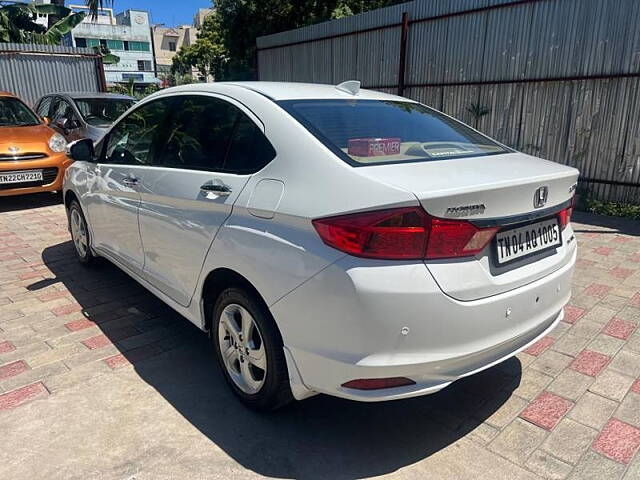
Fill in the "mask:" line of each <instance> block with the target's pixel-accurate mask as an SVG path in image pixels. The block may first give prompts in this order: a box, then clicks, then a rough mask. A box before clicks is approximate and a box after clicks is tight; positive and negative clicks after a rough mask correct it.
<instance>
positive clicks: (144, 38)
mask: <svg viewBox="0 0 640 480" xmlns="http://www.w3.org/2000/svg"><path fill="white" fill-rule="evenodd" d="M70 8H71V9H73V10H74V11H87V7H85V6H84V5H70ZM65 44H66V45H67V46H74V47H97V46H103V47H107V48H108V49H109V50H110V51H111V53H112V54H114V55H116V56H118V57H120V61H119V62H118V63H117V64H112V65H106V64H105V66H104V70H105V78H106V80H107V84H115V83H127V82H129V81H130V80H134V81H135V82H136V83H137V84H156V83H159V82H160V81H159V80H158V77H157V76H156V73H155V70H156V69H155V61H154V51H153V38H152V36H151V26H150V24H149V13H148V12H146V11H144V10H133V9H130V10H125V11H124V12H121V13H118V14H117V15H114V13H113V9H111V8H103V9H101V10H100V11H99V14H98V17H97V18H95V19H92V18H91V15H89V14H88V15H87V17H86V18H85V19H84V21H83V22H82V23H81V24H80V25H78V26H77V27H76V28H74V29H73V31H72V32H71V33H70V34H68V35H67V37H66V38H65Z"/></svg>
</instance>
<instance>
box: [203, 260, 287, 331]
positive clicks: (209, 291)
mask: <svg viewBox="0 0 640 480" xmlns="http://www.w3.org/2000/svg"><path fill="white" fill-rule="evenodd" d="M231 287H238V288H243V289H245V290H247V291H248V292H249V293H251V294H253V295H254V296H255V298H256V299H257V300H258V301H260V302H262V304H263V305H264V306H265V307H266V309H267V311H269V313H271V312H270V310H269V307H268V305H267V302H266V301H265V299H264V298H263V296H262V295H261V294H260V292H259V291H258V289H257V288H256V287H255V286H254V285H253V284H252V283H251V281H249V279H247V278H246V277H245V276H244V275H242V274H240V273H238V272H236V271H235V270H232V269H230V268H226V267H219V268H216V269H215V270H212V271H211V272H209V273H208V274H207V277H206V278H205V280H204V283H203V284H202V309H203V315H204V328H205V330H206V331H207V332H208V333H209V335H211V325H212V322H213V318H212V317H211V313H212V310H213V305H214V304H215V303H216V300H217V299H218V297H219V296H220V294H221V293H222V292H223V291H224V290H225V289H227V288H231ZM272 318H273V317H272ZM274 323H275V320H274ZM276 328H277V330H278V333H280V329H279V327H278V325H277V323H276ZM280 335H281V336H282V334H280Z"/></svg>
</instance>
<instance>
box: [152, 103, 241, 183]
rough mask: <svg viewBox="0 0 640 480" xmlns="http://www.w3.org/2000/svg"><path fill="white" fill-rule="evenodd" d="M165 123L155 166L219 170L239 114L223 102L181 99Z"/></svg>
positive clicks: (222, 166) (222, 168) (222, 165)
mask: <svg viewBox="0 0 640 480" xmlns="http://www.w3.org/2000/svg"><path fill="white" fill-rule="evenodd" d="M179 102H180V103H179V104H178V105H177V106H176V108H175V109H174V113H173V114H172V116H171V119H170V121H169V122H168V128H167V129H166V131H165V135H164V136H165V138H166V141H165V143H164V147H162V149H161V151H160V153H159V155H158V158H157V161H156V162H155V163H156V165H158V166H162V167H168V168H184V169H189V170H204V171H222V170H224V161H225V158H226V155H227V149H228V148H229V140H230V138H231V134H232V133H233V129H234V126H235V123H236V120H237V118H238V114H239V113H240V111H239V110H238V109H237V108H236V107H235V106H233V105H231V104H230V103H228V102H225V101H224V100H220V99H218V98H214V97H207V96H200V95H198V96H185V97H181V99H180V100H179Z"/></svg>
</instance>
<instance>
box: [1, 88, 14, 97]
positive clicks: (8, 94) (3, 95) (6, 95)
mask: <svg viewBox="0 0 640 480" xmlns="http://www.w3.org/2000/svg"><path fill="white" fill-rule="evenodd" d="M0 97H16V96H15V95H14V94H13V93H11V92H3V91H2V90H0ZM16 98H17V97H16Z"/></svg>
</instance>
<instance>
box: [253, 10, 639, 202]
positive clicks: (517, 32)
mask: <svg viewBox="0 0 640 480" xmlns="http://www.w3.org/2000/svg"><path fill="white" fill-rule="evenodd" d="M403 13H406V22H405V23H404V26H403V21H402V20H403ZM403 38H406V42H403ZM257 46H258V67H259V78H260V80H280V81H302V82H318V83H330V84H335V83H339V82H341V81H344V80H348V79H358V80H361V81H362V83H363V87H365V88H373V89H378V90H382V91H385V92H389V93H399V94H403V95H405V96H407V97H410V98H414V99H416V100H419V101H421V102H423V103H425V104H427V105H430V106H432V107H434V108H437V109H439V110H442V111H444V112H446V113H448V114H450V115H453V116H454V117H457V118H459V119H461V120H462V121H464V122H466V123H469V124H471V125H474V126H476V128H478V129H479V130H481V131H483V132H485V133H487V134H488V135H490V136H492V137H494V138H496V139H498V140H500V141H502V142H504V143H506V144H508V145H510V146H512V147H514V148H516V149H518V150H521V151H524V152H527V153H530V154H533V155H536V156H540V157H544V158H548V159H551V160H554V161H557V162H561V163H565V164H569V165H573V166H576V167H577V168H579V169H580V171H581V174H582V176H581V184H582V186H585V187H587V188H588V189H589V190H590V192H591V194H592V195H594V196H595V197H596V198H599V199H602V200H612V201H627V202H634V203H640V95H639V93H640V1H637V0H518V1H515V0H448V1H444V0H423V1H420V0H418V1H414V2H409V3H405V4H400V5H395V6H393V7H389V8H384V9H380V10H375V11H371V12H367V13H364V14H361V15H356V16H353V17H347V18H343V19H339V20H334V21H331V22H326V23H322V24H318V25H312V26H309V27H305V28H301V29H297V30H292V31H289V32H282V33H278V34H275V35H270V36H266V37H261V38H258V41H257ZM403 49H404V51H405V54H404V55H403V53H402V52H403ZM403 56H406V61H402V57H403ZM483 109H489V113H488V114H486V115H479V111H480V110H483Z"/></svg>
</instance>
